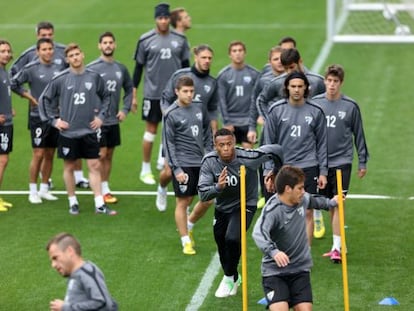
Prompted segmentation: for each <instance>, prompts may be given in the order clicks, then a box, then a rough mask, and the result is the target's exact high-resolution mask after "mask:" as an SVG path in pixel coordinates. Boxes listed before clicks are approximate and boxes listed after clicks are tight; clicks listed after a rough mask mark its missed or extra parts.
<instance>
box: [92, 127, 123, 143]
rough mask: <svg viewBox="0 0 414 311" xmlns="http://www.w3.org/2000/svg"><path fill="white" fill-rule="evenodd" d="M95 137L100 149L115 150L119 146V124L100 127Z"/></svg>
mask: <svg viewBox="0 0 414 311" xmlns="http://www.w3.org/2000/svg"><path fill="white" fill-rule="evenodd" d="M97 135H98V140H99V144H100V146H101V147H107V148H115V147H116V146H119V145H120V144H121V130H120V127H119V124H114V125H105V126H102V127H101V128H100V129H99V130H98V134H97Z"/></svg>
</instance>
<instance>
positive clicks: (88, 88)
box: [85, 82, 92, 91]
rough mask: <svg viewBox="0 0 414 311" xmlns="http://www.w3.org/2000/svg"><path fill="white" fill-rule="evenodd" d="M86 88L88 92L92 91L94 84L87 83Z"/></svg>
mask: <svg viewBox="0 0 414 311" xmlns="http://www.w3.org/2000/svg"><path fill="white" fill-rule="evenodd" d="M85 87H86V89H87V90H88V91H90V90H91V88H92V82H85Z"/></svg>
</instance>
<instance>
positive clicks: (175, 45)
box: [171, 40, 178, 48]
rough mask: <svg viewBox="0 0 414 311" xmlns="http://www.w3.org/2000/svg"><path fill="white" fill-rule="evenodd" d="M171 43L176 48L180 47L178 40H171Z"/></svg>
mask: <svg viewBox="0 0 414 311" xmlns="http://www.w3.org/2000/svg"><path fill="white" fill-rule="evenodd" d="M171 45H172V46H173V47H174V48H177V47H178V42H177V41H175V40H174V41H171Z"/></svg>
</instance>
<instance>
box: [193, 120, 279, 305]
mask: <svg viewBox="0 0 414 311" xmlns="http://www.w3.org/2000/svg"><path fill="white" fill-rule="evenodd" d="M214 147H215V150H214V151H212V152H210V153H208V154H206V155H205V156H204V158H203V161H202V163H201V171H200V179H199V181H198V193H199V196H200V199H201V200H202V201H210V200H212V199H215V205H216V206H215V211H214V222H213V230H214V239H215V241H216V244H217V249H218V253H219V256H220V263H221V267H222V269H223V272H224V276H223V279H222V281H221V282H220V285H219V287H218V288H217V290H216V292H215V296H216V297H218V298H225V297H228V296H233V295H236V293H237V288H238V286H239V285H240V283H241V278H240V276H239V273H238V272H237V266H238V264H239V260H240V255H241V245H240V240H241V226H240V217H241V211H240V166H241V165H245V167H246V205H247V206H246V228H245V230H248V229H249V226H250V224H251V221H252V220H253V217H254V214H255V212H256V209H257V195H258V194H257V189H258V181H257V168H258V167H259V166H260V165H261V164H262V163H263V162H265V161H268V160H273V162H274V165H275V166H276V167H279V166H280V165H281V164H282V163H283V155H282V148H281V147H280V146H279V145H271V146H261V147H260V148H259V149H255V150H253V149H243V148H239V147H236V137H235V136H234V133H233V132H232V131H230V130H228V129H226V128H222V129H220V130H218V131H217V132H216V133H215V135H214Z"/></svg>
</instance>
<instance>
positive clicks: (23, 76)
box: [11, 60, 65, 117]
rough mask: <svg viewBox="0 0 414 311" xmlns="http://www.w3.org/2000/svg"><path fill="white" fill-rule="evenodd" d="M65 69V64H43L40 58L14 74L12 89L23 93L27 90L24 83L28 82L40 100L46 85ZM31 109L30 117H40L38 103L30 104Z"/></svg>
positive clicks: (33, 94) (31, 92) (33, 93)
mask: <svg viewBox="0 0 414 311" xmlns="http://www.w3.org/2000/svg"><path fill="white" fill-rule="evenodd" d="M64 69H65V66H64V65H63V64H61V65H58V64H56V63H51V64H42V63H41V62H40V61H39V60H35V61H33V62H30V63H29V64H27V65H26V66H24V67H23V69H22V70H20V71H19V72H18V73H17V74H16V75H15V76H13V78H12V80H11V88H12V91H13V92H15V93H16V94H19V95H22V94H23V92H25V91H26V89H25V88H24V86H23V85H24V84H25V83H28V84H29V87H30V94H31V95H32V96H33V97H34V98H36V99H37V100H38V99H39V97H40V95H41V94H42V92H43V90H44V89H45V87H46V85H47V84H48V83H49V82H50V81H51V80H52V78H53V77H55V76H57V75H58V74H59V72H61V71H62V70H64ZM29 109H30V112H29V113H30V117H39V108H38V106H37V105H29Z"/></svg>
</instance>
